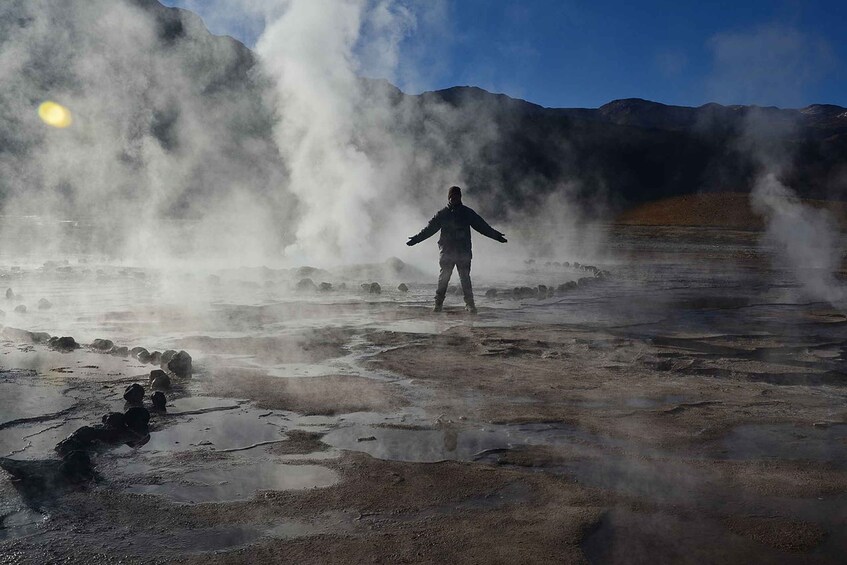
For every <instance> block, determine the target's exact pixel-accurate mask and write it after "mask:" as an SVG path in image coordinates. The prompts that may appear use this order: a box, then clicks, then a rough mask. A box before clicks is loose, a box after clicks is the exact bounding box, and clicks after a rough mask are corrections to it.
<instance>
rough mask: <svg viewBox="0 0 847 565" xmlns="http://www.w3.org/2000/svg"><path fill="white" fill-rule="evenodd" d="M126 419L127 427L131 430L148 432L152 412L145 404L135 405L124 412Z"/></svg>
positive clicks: (142, 432)
mask: <svg viewBox="0 0 847 565" xmlns="http://www.w3.org/2000/svg"><path fill="white" fill-rule="evenodd" d="M124 421H125V422H126V427H127V428H129V429H130V430H132V431H134V432H136V433H139V434H146V433H147V432H148V430H149V428H148V426H149V424H150V412H148V411H147V409H146V408H144V407H143V406H133V407H132V408H130V409H129V410H127V411H126V412H124Z"/></svg>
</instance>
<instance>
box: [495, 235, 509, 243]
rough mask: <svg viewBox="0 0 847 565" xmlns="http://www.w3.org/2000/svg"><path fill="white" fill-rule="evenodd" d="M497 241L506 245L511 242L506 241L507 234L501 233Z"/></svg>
mask: <svg viewBox="0 0 847 565" xmlns="http://www.w3.org/2000/svg"><path fill="white" fill-rule="evenodd" d="M496 241H499V242H500V243H506V242H508V241H509V240H507V239H506V234H505V233H501V234H500V235H498V236H497V239H496Z"/></svg>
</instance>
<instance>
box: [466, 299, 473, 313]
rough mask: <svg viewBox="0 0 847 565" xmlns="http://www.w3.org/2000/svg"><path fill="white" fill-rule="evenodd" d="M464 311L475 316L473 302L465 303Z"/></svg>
mask: <svg viewBox="0 0 847 565" xmlns="http://www.w3.org/2000/svg"><path fill="white" fill-rule="evenodd" d="M465 310H467V311H468V313H470V314H476V304H474V303H473V302H466V303H465Z"/></svg>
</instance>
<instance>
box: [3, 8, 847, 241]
mask: <svg viewBox="0 0 847 565" xmlns="http://www.w3.org/2000/svg"><path fill="white" fill-rule="evenodd" d="M51 10H52V12H51ZM45 12H47V13H48V15H50V14H52V16H50V17H44V13H45ZM107 12H108V13H109V14H108V15H109V16H110V17H108V18H106V17H105V16H104V14H106V13H107ZM39 18H40V20H39ZM144 18H146V19H147V21H148V22H149V23H150V25H152V26H153V29H152V32H150V31H149V30H147V29H146V28H145V27H144V26H141V25H138V21H140V19H144ZM132 22H135V23H132ZM57 38H62V39H63V40H66V41H67V45H65V47H61V46H60V45H58V44H57ZM21 46H24V47H21ZM4 53H5V54H7V55H8V57H7V59H8V60H9V61H18V62H17V63H16V64H17V67H15V68H14V69H13V70H11V71H7V75H4V76H5V79H7V80H6V82H5V86H6V88H5V89H3V91H2V92H0V173H2V174H0V198H2V197H5V196H8V195H10V194H19V195H24V196H25V200H24V202H36V200H35V199H34V196H35V195H38V194H43V195H44V199H43V200H39V201H37V202H39V204H41V203H42V202H43V203H44V204H45V205H47V204H49V205H51V206H52V205H55V204H56V202H57V201H61V202H62V203H67V205H68V206H71V207H73V208H72V210H71V211H72V212H79V211H89V210H93V209H95V208H96V209H97V211H98V213H99V214H100V216H102V217H111V216H115V215H116V214H117V212H118V210H119V209H120V208H121V207H123V208H126V209H128V210H130V211H131V212H132V214H134V213H135V212H136V210H145V211H146V212H147V213H150V214H158V215H161V216H166V217H197V216H203V215H204V214H206V213H207V212H208V209H209V208H210V206H211V204H210V202H212V199H213V198H214V199H216V200H217V201H220V202H224V203H225V204H224V205H223V206H222V208H223V209H224V210H226V209H227V206H229V202H230V200H232V199H234V198H237V197H238V196H239V195H245V196H246V197H249V198H250V199H253V200H254V201H255V202H256V203H257V206H259V207H261V208H262V209H275V208H285V212H284V213H283V214H281V215H280V218H279V219H278V221H276V224H277V225H279V226H281V227H280V230H288V231H289V232H290V228H289V227H288V226H289V222H290V221H292V220H293V219H294V218H296V206H297V200H296V197H294V196H293V195H291V194H290V193H289V192H288V191H287V186H288V185H287V183H288V182H289V179H288V176H287V174H288V171H287V163H286V161H285V155H281V154H280V153H279V151H278V150H277V148H276V146H275V144H274V140H273V127H274V124H275V123H277V120H278V119H279V118H280V114H281V113H282V112H284V111H285V109H284V108H281V107H277V103H276V102H274V100H275V98H274V92H273V86H272V85H271V82H270V81H269V80H268V79H267V78H266V77H264V76H263V73H262V69H261V68H260V67H261V66H260V65H257V61H256V57H255V56H254V54H253V53H252V52H250V50H249V49H247V48H246V47H244V46H243V45H242V44H240V43H239V42H237V41H235V40H233V39H232V38H228V37H218V36H213V35H212V34H210V33H209V32H208V30H207V29H206V28H205V26H204V25H203V24H202V21H201V20H200V19H199V18H198V17H197V16H196V15H194V14H192V13H191V12H188V11H185V10H178V9H171V8H165V7H164V6H162V5H161V4H160V3H159V2H157V1H156V0H123V1H117V0H115V1H113V0H109V1H105V0H67V1H66V2H49V1H46V0H39V1H37V2H36V1H32V2H30V1H29V0H10V1H9V2H5V3H4V4H3V6H2V7H0V54H4ZM24 55H25V56H24ZM16 57H17V58H16ZM81 61H84V63H85V64H81ZM92 61H93V62H92ZM95 71H97V72H95ZM50 96H61V97H62V98H61V99H66V100H70V101H71V102H74V103H75V104H76V105H75V109H76V110H78V114H79V116H80V124H83V123H85V124H87V125H86V127H88V128H89V129H88V130H85V132H84V135H80V136H79V137H78V139H77V140H75V141H73V143H71V142H70V141H68V140H67V139H65V140H64V141H63V139H64V138H61V137H60V136H58V135H52V136H51V137H50V138H49V139H48V134H47V133H45V131H44V127H43V124H40V123H37V121H36V120H35V118H32V116H34V112H33V110H32V109H33V108H34V107H35V106H36V105H37V103H38V102H39V101H40V100H43V99H45V98H47V97H50ZM356 96H357V97H358V98H357V102H356V103H357V104H358V106H356V110H361V112H357V113H356V114H355V115H354V116H350V117H349V119H350V121H351V123H352V124H353V127H354V128H357V131H356V135H354V136H353V139H354V141H353V143H354V145H355V147H354V148H353V149H354V150H355V151H357V152H358V151H361V152H363V153H364V154H366V155H367V156H368V158H369V160H370V163H371V164H372V166H373V168H374V169H375V170H377V171H381V170H391V171H393V173H392V175H393V176H392V177H391V179H392V180H391V185H390V186H391V189H392V190H393V191H395V193H396V194H395V195H394V196H392V198H393V200H392V203H398V202H399V203H404V204H405V203H408V204H410V205H416V206H419V207H421V208H427V207H431V205H432V202H433V199H434V198H436V196H434V195H436V194H437V199H438V201H439V202H440V201H441V200H442V199H443V190H444V187H445V186H447V185H449V184H452V183H457V182H460V183H462V184H464V185H466V186H467V187H468V188H469V189H470V191H471V193H472V195H473V202H474V206H475V207H477V208H478V209H479V210H480V211H481V212H482V213H483V214H485V215H486V216H487V217H489V218H490V219H491V220H492V221H500V220H504V219H508V218H509V217H510V216H513V215H523V216H524V217H525V216H526V213H527V212H529V213H532V211H533V210H538V209H541V208H543V207H544V206H545V205H546V202H547V197H548V196H549V195H551V194H558V193H567V195H568V198H569V199H572V200H575V201H577V202H579V203H581V204H582V205H583V207H584V208H585V209H586V210H588V211H589V212H593V213H597V214H609V213H610V212H611V213H615V212H620V211H624V210H630V209H635V210H642V211H643V210H648V209H645V208H637V207H638V206H640V205H643V204H645V203H649V202H655V201H665V204H664V205H663V206H666V207H665V208H663V210H665V211H664V212H661V214H660V213H659V212H658V211H655V212H650V213H649V214H648V213H647V212H644V213H645V214H647V215H648V216H650V215H662V214H664V215H667V214H670V213H671V212H670V211H671V210H675V212H674V213H679V214H682V215H683V216H685V217H692V214H693V212H692V213H689V214H687V215H686V214H685V209H684V208H685V206H684V205H686V204H690V203H691V202H693V201H691V200H680V201H677V200H666V199H669V198H673V197H678V196H682V195H690V194H698V193H711V192H728V191H731V192H739V193H743V192H746V191H749V189H750V187H751V185H752V182H753V181H754V180H755V178H756V177H757V175H758V174H759V173H760V171H761V170H762V163H763V162H768V161H769V162H772V163H773V162H776V163H778V169H779V170H780V171H781V174H782V179H781V180H783V182H785V183H787V184H788V185H789V186H791V187H792V188H794V189H795V190H797V191H798V193H799V194H800V195H801V196H802V197H804V198H812V199H834V200H842V199H847V109H845V108H842V107H839V106H832V105H824V104H816V105H812V106H809V107H807V108H802V109H799V110H784V109H778V108H771V107H768V108H760V107H755V106H721V105H718V104H706V105H704V106H700V107H698V108H689V107H681V106H667V105H664V104H659V103H656V102H650V101H647V100H640V99H626V100H615V101H613V102H610V103H608V104H606V105H604V106H601V107H600V108H597V109H584V108H570V109H568V108H544V107H541V106H538V105H536V104H532V103H529V102H526V101H523V100H517V99H513V98H510V97H508V96H505V95H501V94H492V93H490V92H486V91H484V90H482V89H479V88H474V87H454V88H449V89H445V90H440V91H436V92H426V93H424V94H421V95H406V94H404V93H402V92H401V91H400V90H398V89H397V88H395V87H394V86H392V85H390V84H389V83H387V82H385V81H377V80H368V79H362V80H361V92H358V93H356ZM375 106H378V107H379V111H370V110H372V108H373V107H375ZM78 131H81V130H78ZM49 133H51V134H52V133H54V132H49ZM48 143H49V144H50V147H52V148H53V149H55V151H53V152H52V153H45V151H44V147H45V144H48ZM60 143H66V144H67V145H66V146H60V145H59V144H60ZM73 150H76V151H79V157H78V159H77V158H75V157H71V156H70V155H71V152H72V151H73ZM45 154H46V155H48V161H47V162H45V160H44V159H45V158H44V155H45ZM92 155H94V156H97V159H96V162H94V163H89V162H88V161H85V166H84V167H80V166H77V165H78V164H79V163H80V162H81V161H82V160H88V159H91V156H92ZM50 159H52V161H51V160H50ZM68 163H70V164H72V165H74V166H72V167H69V166H67V165H68ZM395 177H396V179H395ZM93 178H96V179H97V182H96V183H95V182H93V181H92V179H93ZM721 198H724V197H721ZM675 202H679V203H682V204H681V206H682V207H681V208H680V207H676V208H674V206H677V205H676V204H673V206H671V205H670V203H675ZM696 202H699V203H705V202H711V200H709V199H708V198H706V199H700V200H696ZM704 205H705V204H704ZM667 206H670V207H667ZM219 208H221V207H219ZM427 209H428V208H427ZM640 213H641V212H639V214H640ZM633 214H635V211H633ZM624 217H630V216H624ZM631 217H633V218H634V217H636V216H631ZM638 217H641V216H638ZM657 217H658V216H657ZM681 217H682V216H681ZM667 221H670V220H667ZM739 222H740V223H741V224H745V225H746V222H747V220H743V221H742V220H739ZM281 237H282V236H281Z"/></svg>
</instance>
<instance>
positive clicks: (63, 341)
mask: <svg viewBox="0 0 847 565" xmlns="http://www.w3.org/2000/svg"><path fill="white" fill-rule="evenodd" d="M47 344H48V345H49V346H50V347H51V348H53V349H55V350H56V351H74V350H75V349H79V344H78V343H77V342H76V340H75V339H74V338H72V337H70V336H63V337H55V336H54V337H51V338H50V339H49V340H47Z"/></svg>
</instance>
